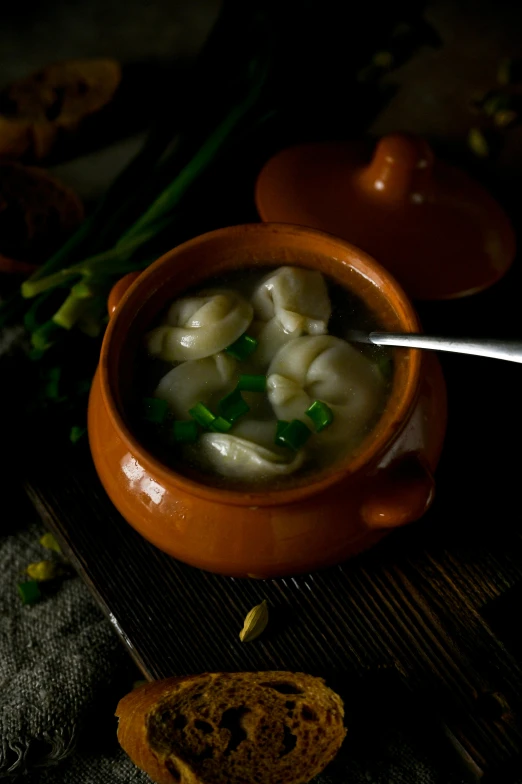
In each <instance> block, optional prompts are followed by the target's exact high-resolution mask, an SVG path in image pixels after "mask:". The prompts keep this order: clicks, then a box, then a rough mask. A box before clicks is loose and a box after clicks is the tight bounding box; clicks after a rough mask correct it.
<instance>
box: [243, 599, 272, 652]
mask: <svg viewBox="0 0 522 784" xmlns="http://www.w3.org/2000/svg"><path fill="white" fill-rule="evenodd" d="M267 623H268V605H267V603H266V599H263V601H262V602H261V604H258V605H257V606H256V607H253V608H252V609H251V610H250V612H249V613H248V615H247V617H246V618H245V622H244V624H243V628H242V629H241V631H240V632H239V639H240V640H241V642H250V641H251V640H255V639H256V637H259V635H260V634H262V633H263V632H264V630H265V629H266V625H267Z"/></svg>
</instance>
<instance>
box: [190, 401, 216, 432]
mask: <svg viewBox="0 0 522 784" xmlns="http://www.w3.org/2000/svg"><path fill="white" fill-rule="evenodd" d="M189 414H190V416H191V417H192V419H195V420H196V422H197V423H198V425H201V427H210V425H211V424H212V423H213V422H214V420H215V419H216V416H215V415H214V414H213V413H212V411H211V410H210V408H207V407H206V405H205V404H204V403H196V405H195V406H194V408H191V409H190V411H189Z"/></svg>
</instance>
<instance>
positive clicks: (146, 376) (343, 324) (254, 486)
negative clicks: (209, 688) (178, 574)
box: [135, 265, 394, 492]
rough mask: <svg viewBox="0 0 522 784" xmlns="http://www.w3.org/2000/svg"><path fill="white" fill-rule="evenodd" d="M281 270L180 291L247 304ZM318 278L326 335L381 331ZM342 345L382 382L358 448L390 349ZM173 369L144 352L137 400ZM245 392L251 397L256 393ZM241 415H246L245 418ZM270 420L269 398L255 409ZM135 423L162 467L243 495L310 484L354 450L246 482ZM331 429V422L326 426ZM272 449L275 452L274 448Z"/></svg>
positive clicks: (246, 273) (244, 273)
mask: <svg viewBox="0 0 522 784" xmlns="http://www.w3.org/2000/svg"><path fill="white" fill-rule="evenodd" d="M280 266H283V265H275V266H274V267H273V268H269V267H263V268H261V269H260V268H257V269H248V270H241V271H231V272H229V273H227V274H225V275H220V276H219V277H212V278H208V279H207V280H206V281H204V282H203V283H201V284H198V286H196V287H194V288H192V289H190V290H187V291H186V292H184V293H183V295H182V297H186V296H193V295H197V294H198V292H200V291H202V290H204V289H210V288H216V289H235V290H236V291H238V292H239V293H240V294H242V295H243V296H244V297H245V298H246V299H248V300H250V298H251V296H252V294H253V292H254V290H255V289H256V287H257V286H258V285H259V283H260V282H261V281H262V280H263V279H264V278H266V277H267V275H269V274H270V273H271V272H273V271H275V270H276V269H278V268H279V267H280ZM323 278H324V280H325V282H326V285H327V290H328V295H329V297H330V303H331V306H332V315H331V317H330V320H329V322H328V334H329V335H332V336H334V337H337V338H341V339H342V340H347V336H348V335H349V334H350V331H353V330H358V331H361V332H364V333H368V332H371V331H374V330H382V325H381V324H379V322H378V320H377V319H376V317H375V314H374V313H372V311H371V310H370V309H369V308H368V307H367V306H366V304H365V303H364V302H363V301H362V300H361V299H360V298H359V297H357V296H356V295H354V294H353V293H352V292H350V291H348V290H346V289H345V288H344V287H342V286H340V285H339V284H338V283H336V282H335V281H333V280H331V279H329V278H328V277H327V276H326V275H323ZM173 301H174V300H173ZM173 301H172V302H173ZM172 302H171V303H169V305H168V306H167V307H166V308H165V310H164V311H163V312H162V313H161V314H160V315H159V317H158V319H157V320H156V323H155V324H153V325H151V327H154V326H157V325H159V324H160V323H161V322H162V320H163V319H164V317H165V315H166V312H167V310H168V308H169V307H170V306H171V305H172ZM247 332H248V330H247ZM347 342H349V343H350V345H352V346H353V347H354V348H356V349H357V350H358V351H359V352H361V353H362V354H363V355H365V356H366V357H367V358H368V359H369V360H370V361H372V362H373V363H375V364H377V365H378V366H379V368H380V370H381V373H382V375H383V379H384V384H383V391H382V395H381V400H380V404H379V406H378V408H377V409H376V411H375V415H374V416H373V417H372V419H371V420H370V421H369V422H368V424H367V426H366V427H365V429H364V431H363V432H362V433H361V437H360V438H359V439H358V443H359V444H360V443H361V442H362V441H363V440H364V439H365V438H366V437H367V436H368V435H369V434H370V433H371V431H372V430H373V428H374V427H375V425H376V423H377V422H378V420H379V419H380V417H381V415H382V413H383V411H384V409H385V407H386V403H387V400H388V398H389V395H390V390H391V386H392V381H393V373H394V366H393V349H391V348H389V347H384V346H375V345H373V344H370V343H368V344H366V343H353V342H351V341H349V340H347ZM177 364H179V363H177ZM174 366H175V365H174V363H169V362H163V361H161V360H158V359H155V358H152V357H150V356H149V355H148V354H147V353H146V351H145V350H143V351H142V352H141V355H140V356H139V358H138V366H137V374H136V377H137V379H139V382H138V383H139V385H140V393H141V396H142V397H152V396H153V393H154V390H155V389H156V387H157V385H158V383H159V381H160V380H161V378H163V376H164V375H165V374H166V373H167V372H168V371H169V370H171V369H172V368H173V367H174ZM241 369H242V371H243V372H247V373H248V372H250V371H249V368H248V364H246V365H245V367H242V368H241ZM227 391H228V390H227ZM224 394H226V391H225V392H223V395H220V396H224ZM249 394H251V395H254V394H255V393H249ZM246 416H248V414H247V415H246ZM274 417H275V413H274V411H273V410H272V408H271V406H270V403H269V401H268V398H266V403H265V404H262V405H258V406H256V412H255V418H256V419H261V420H263V419H268V418H271V419H274ZM135 421H136V422H137V423H138V424H137V428H136V429H137V431H138V436H139V438H140V440H141V441H142V443H143V444H144V445H145V446H146V447H147V449H148V450H149V451H150V452H151V453H152V454H154V455H155V456H156V457H158V458H159V459H160V460H161V461H162V462H163V463H164V464H165V465H167V466H168V467H170V468H172V469H174V470H175V471H176V472H178V473H181V474H184V475H186V476H187V477H188V478H190V479H193V480H196V481H200V482H203V483H204V484H206V485H210V486H216V487H220V488H223V489H229V490H240V491H244V492H248V491H249V490H251V491H255V490H259V489H261V488H262V489H271V490H272V489H281V488H283V487H284V488H288V487H292V486H298V485H300V484H303V483H306V482H307V481H309V478H310V476H312V475H317V473H318V472H322V471H324V470H325V469H327V468H328V467H330V466H331V465H332V464H335V463H336V462H338V461H339V460H340V459H343V458H346V457H348V456H349V454H350V453H351V452H353V451H354V450H353V448H351V449H346V448H345V449H342V448H335V449H332V450H331V453H330V455H329V456H328V457H327V458H325V457H324V455H323V456H322V457H321V458H318V455H317V454H316V453H314V452H312V454H311V455H309V457H308V458H307V460H306V461H305V463H304V464H303V465H302V466H301V468H299V469H298V470H297V471H296V472H295V473H293V474H288V475H282V476H278V477H276V478H274V477H271V478H269V479H264V480H263V479H260V480H256V481H252V480H250V481H245V480H238V479H231V478H229V477H225V476H222V475H220V474H219V473H217V472H216V471H214V470H208V469H206V468H205V467H204V466H202V465H201V463H200V461H198V456H197V443H196V445H195V446H184V445H176V444H172V443H171V444H168V445H167V443H166V442H167V439H166V436H165V433H166V430H167V429H168V422H167V423H166V425H165V426H164V427H161V428H158V429H156V430H153V429H152V428H151V427H150V426H147V425H145V424H144V423H142V422H140V421H139V418H138V417H135ZM334 425H335V420H334V423H332V425H331V427H333V426H334ZM230 434H231V435H233V434H234V428H232V430H231V431H230ZM312 438H313V436H312ZM274 450H275V451H280V450H278V448H276V447H275V445H274Z"/></svg>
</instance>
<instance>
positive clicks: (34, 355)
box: [29, 348, 45, 362]
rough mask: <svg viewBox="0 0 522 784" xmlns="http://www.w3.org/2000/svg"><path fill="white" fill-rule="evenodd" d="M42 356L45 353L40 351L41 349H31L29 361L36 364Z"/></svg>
mask: <svg viewBox="0 0 522 784" xmlns="http://www.w3.org/2000/svg"><path fill="white" fill-rule="evenodd" d="M44 354H45V351H42V349H41V348H32V349H31V351H30V352H29V359H30V360H32V361H33V362H36V361H37V360H38V359H41V358H42V357H43V355H44Z"/></svg>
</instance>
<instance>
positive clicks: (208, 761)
mask: <svg viewBox="0 0 522 784" xmlns="http://www.w3.org/2000/svg"><path fill="white" fill-rule="evenodd" d="M116 715H117V716H118V717H119V726H118V740H119V742H120V744H121V746H122V747H123V748H124V749H125V751H126V752H127V754H128V755H129V756H130V758H131V759H132V760H133V762H134V763H135V764H136V765H137V766H138V767H139V768H141V769H142V770H144V771H146V772H147V773H148V774H149V776H150V777H151V778H152V779H153V781H155V782H157V784H305V783H306V782H308V781H310V779H312V778H313V777H314V776H315V775H316V774H317V773H319V772H320V771H321V770H323V768H324V767H325V766H326V765H327V764H328V763H329V762H330V761H331V760H332V759H333V758H334V756H335V755H336V753H337V751H338V750H339V747H340V746H341V743H342V742H343V739H344V736H345V734H346V730H345V728H344V724H343V716H344V710H343V703H342V700H341V698H340V697H339V696H338V695H337V694H336V693H335V692H333V691H332V690H331V689H329V688H328V687H327V686H326V685H325V683H324V681H323V680H322V678H315V677H312V676H311V675H305V674H303V673H291V672H279V671H275V672H237V673H206V674H203V675H196V676H192V677H186V678H169V679H167V680H163V681H156V682H155V683H150V684H146V685H145V686H141V687H139V688H138V689H136V690H135V691H133V692H131V693H130V694H128V695H127V696H126V697H124V698H123V699H122V700H120V702H119V704H118V708H117V711H116Z"/></svg>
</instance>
